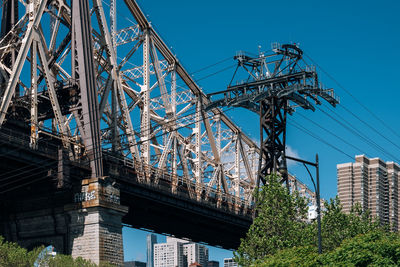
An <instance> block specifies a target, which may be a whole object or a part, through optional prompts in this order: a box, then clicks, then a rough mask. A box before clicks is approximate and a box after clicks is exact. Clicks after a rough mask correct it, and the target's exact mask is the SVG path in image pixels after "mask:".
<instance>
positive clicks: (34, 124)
mask: <svg viewBox="0 0 400 267" xmlns="http://www.w3.org/2000/svg"><path fill="white" fill-rule="evenodd" d="M37 78H38V77H37V42H36V40H33V42H32V47H31V92H30V93H31V94H30V98H31V137H30V147H31V148H32V149H37V148H38V143H37V141H38V137H39V136H38V114H37V112H38V110H37V107H38V103H37Z"/></svg>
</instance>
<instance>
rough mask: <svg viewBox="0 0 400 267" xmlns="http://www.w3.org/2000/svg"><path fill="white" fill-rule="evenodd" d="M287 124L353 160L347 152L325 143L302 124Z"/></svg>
mask: <svg viewBox="0 0 400 267" xmlns="http://www.w3.org/2000/svg"><path fill="white" fill-rule="evenodd" d="M287 123H288V124H290V125H292V126H293V127H295V128H297V129H298V130H300V131H302V132H304V133H306V134H308V135H310V136H311V137H313V138H314V139H316V140H318V141H320V142H322V143H324V144H325V145H327V146H329V147H331V148H333V149H335V150H336V151H338V152H340V153H342V154H343V155H345V156H347V157H349V158H350V159H352V160H353V157H352V156H350V155H349V154H347V153H346V152H344V151H343V150H341V149H340V148H338V147H336V146H334V145H332V144H331V143H329V142H327V141H325V140H324V139H323V138H321V137H320V136H318V135H316V134H315V133H313V132H311V131H309V130H307V129H306V128H304V127H303V126H301V125H300V124H298V123H296V122H294V121H288V122H287Z"/></svg>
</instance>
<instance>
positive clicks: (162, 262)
mask: <svg viewBox="0 0 400 267" xmlns="http://www.w3.org/2000/svg"><path fill="white" fill-rule="evenodd" d="M183 259H184V258H183V246H182V243H181V242H178V241H177V240H168V238H167V243H159V244H154V267H185V265H184V261H183Z"/></svg>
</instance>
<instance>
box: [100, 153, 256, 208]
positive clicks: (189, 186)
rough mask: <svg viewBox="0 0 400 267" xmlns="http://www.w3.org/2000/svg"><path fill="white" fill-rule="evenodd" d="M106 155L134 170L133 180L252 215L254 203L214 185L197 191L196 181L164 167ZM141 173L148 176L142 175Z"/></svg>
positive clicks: (214, 205) (180, 195)
mask: <svg viewBox="0 0 400 267" xmlns="http://www.w3.org/2000/svg"><path fill="white" fill-rule="evenodd" d="M105 156H106V157H111V158H113V159H114V160H117V161H118V162H119V163H120V164H122V165H123V166H124V167H126V168H128V169H131V170H132V171H134V172H135V173H136V177H134V178H130V179H131V182H134V183H138V184H140V185H142V186H146V187H149V188H152V189H156V190H159V191H163V192H167V193H170V194H173V195H176V196H178V197H180V198H185V199H189V200H191V201H195V202H197V203H201V204H204V205H208V206H212V207H215V208H218V209H220V210H224V211H227V212H229V213H235V214H238V215H242V216H251V215H252V211H253V203H251V202H248V201H246V200H244V199H241V198H239V197H236V196H234V195H232V194H227V193H224V192H222V191H221V190H217V189H216V188H212V187H211V188H209V187H207V186H205V185H203V186H202V188H201V192H196V183H194V182H192V181H187V180H185V179H184V177H183V176H180V175H174V174H171V173H169V172H167V171H166V170H164V169H159V168H156V167H154V166H151V165H146V164H143V163H141V162H139V161H137V160H133V159H130V158H122V157H116V156H114V155H111V154H108V153H105ZM141 175H144V176H147V177H148V178H147V179H146V177H140V176H141ZM156 175H158V177H159V178H158V179H157V182H155V177H156Z"/></svg>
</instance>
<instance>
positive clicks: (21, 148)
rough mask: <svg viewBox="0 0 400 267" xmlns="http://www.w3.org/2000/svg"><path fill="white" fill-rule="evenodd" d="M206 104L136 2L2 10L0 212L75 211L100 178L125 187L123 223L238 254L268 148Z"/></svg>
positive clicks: (22, 3) (25, 4)
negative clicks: (58, 207) (86, 183)
mask: <svg viewBox="0 0 400 267" xmlns="http://www.w3.org/2000/svg"><path fill="white" fill-rule="evenodd" d="M122 9H124V10H129V14H130V17H129V20H125V19H122V18H121V16H118V15H117V10H122ZM209 103H210V99H209V98H208V97H207V96H206V95H205V93H204V92H203V91H202V90H201V89H200V87H199V86H198V84H197V83H196V82H195V81H194V80H193V79H192V77H191V75H190V74H189V73H188V72H187V71H186V70H185V69H184V67H183V66H182V64H181V63H180V62H179V60H178V59H177V58H176V56H175V55H174V54H173V53H172V52H171V50H170V49H169V48H168V47H167V45H166V44H165V42H164V41H163V40H162V38H161V37H160V35H159V34H158V33H157V32H156V31H155V30H154V28H153V27H152V25H151V24H150V23H149V21H148V20H147V18H146V16H145V15H144V13H143V12H142V11H141V9H140V8H139V6H138V4H137V3H136V2H135V1H134V0H124V1H116V0H112V1H101V0H92V1H88V0H84V1H82V0H70V1H65V0H48V1H44V0H43V1H40V0H19V1H17V0H5V1H3V2H2V21H1V33H0V127H1V129H0V142H1V143H2V145H1V154H0V158H1V159H2V161H1V163H0V166H1V173H3V174H2V175H0V198H1V199H2V203H3V206H2V209H3V211H4V214H3V215H4V216H6V215H7V216H8V214H11V213H13V212H14V213H15V212H19V211H21V212H22V211H26V210H27V209H30V210H34V209H35V207H36V208H37V205H44V206H42V207H48V206H49V207H50V206H51V205H52V203H63V204H65V203H68V201H72V202H74V201H75V202H76V198H78V202H79V195H78V197H76V192H79V190H80V189H79V188H78V189H76V188H77V186H78V187H81V186H82V184H81V181H82V180H83V179H84V178H92V179H94V178H97V179H101V180H102V181H104V183H110V184H112V185H113V186H116V187H117V188H119V190H120V196H119V197H118V198H116V201H114V202H115V203H118V204H121V205H124V206H128V207H129V212H128V213H127V215H126V216H125V217H123V219H122V222H123V223H125V224H128V225H132V226H134V227H138V228H147V229H151V230H154V231H157V232H161V233H169V234H174V235H177V236H181V237H183V236H185V237H189V238H192V239H194V240H196V241H204V242H208V243H210V244H214V245H221V246H224V247H227V248H235V247H236V246H237V245H238V242H239V238H240V237H241V236H243V234H244V233H245V232H246V229H247V227H248V226H249V225H250V223H251V221H252V208H253V192H254V190H255V188H256V180H257V177H258V165H259V154H260V149H259V146H258V144H255V143H254V142H253V141H252V140H251V139H250V138H249V137H248V136H247V135H246V134H245V133H244V132H242V130H241V129H240V128H239V127H238V126H237V125H235V124H234V123H233V122H232V121H231V120H230V119H229V118H228V117H227V116H226V115H225V114H224V113H223V112H222V110H221V109H219V108H218V107H212V108H209V109H207V110H205V109H204V108H203V107H204V106H205V105H208V104H209ZM264 160H265V159H264ZM289 182H290V184H291V185H292V188H293V190H294V189H296V190H300V192H302V193H303V194H304V195H306V196H308V197H309V198H310V199H312V198H313V197H314V193H313V192H311V191H310V190H308V188H307V187H306V186H305V185H304V184H302V183H300V182H298V181H297V180H296V178H294V177H290V178H289ZM77 190H78V191H77ZM74 198H75V199H74ZM85 198H86V195H85V196H84V197H83V200H84V201H85V200H87V199H85ZM21 199H22V200H21ZM43 199H45V200H46V201H44V202H43ZM49 199H52V201H50V202H51V203H49V201H48V200H49ZM81 200H82V199H81ZM41 201H42V202H41ZM111 202H113V200H112V199H111ZM23 203H25V204H23ZM29 203H30V204H31V205H30V204H29ZM39 203H41V204H39ZM34 204H35V205H34ZM184 224H186V226H184ZM188 224H189V225H188ZM213 227H214V228H215V229H214V230H210V229H208V230H207V228H213ZM194 228H197V229H194Z"/></svg>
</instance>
